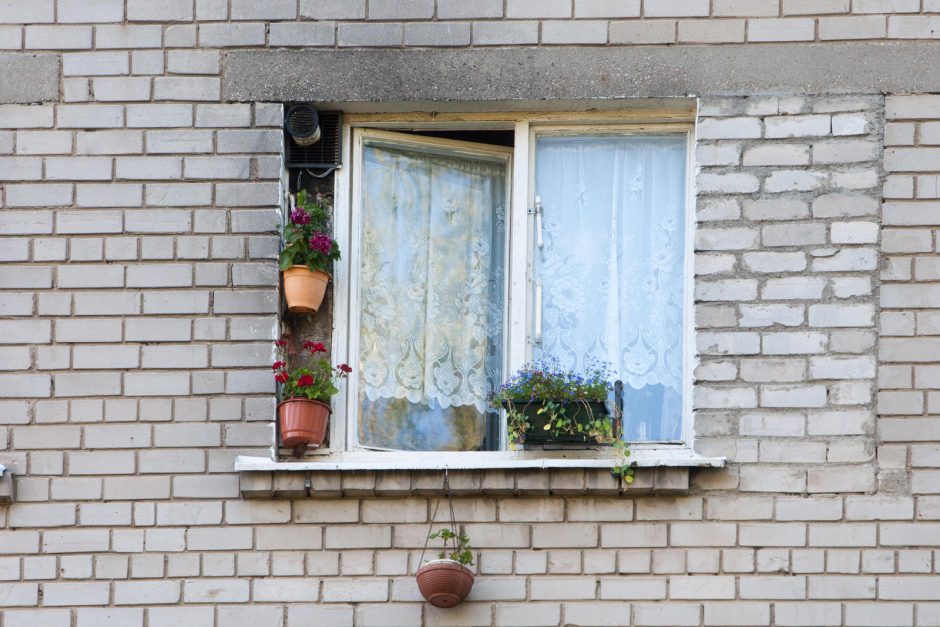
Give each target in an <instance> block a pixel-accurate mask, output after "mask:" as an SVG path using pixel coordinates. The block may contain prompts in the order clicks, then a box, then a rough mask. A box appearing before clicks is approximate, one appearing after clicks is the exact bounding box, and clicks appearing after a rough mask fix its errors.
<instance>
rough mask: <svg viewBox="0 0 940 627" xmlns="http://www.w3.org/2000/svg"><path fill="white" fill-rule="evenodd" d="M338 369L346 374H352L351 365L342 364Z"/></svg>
mask: <svg viewBox="0 0 940 627" xmlns="http://www.w3.org/2000/svg"><path fill="white" fill-rule="evenodd" d="M337 367H338V368H339V369H340V370H342V371H343V372H345V373H346V374H349V373H350V372H352V368H350V367H349V364H340V365H339V366H337Z"/></svg>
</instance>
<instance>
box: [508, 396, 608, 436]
mask: <svg viewBox="0 0 940 627" xmlns="http://www.w3.org/2000/svg"><path fill="white" fill-rule="evenodd" d="M586 405H587V407H585V403H569V404H568V405H567V407H566V410H565V415H566V416H567V417H568V418H569V419H572V420H574V421H575V422H580V423H586V422H587V421H588V420H590V419H591V418H592V417H593V418H598V417H600V416H607V417H610V412H609V411H608V410H607V404H606V403H603V402H590V403H587V404H586ZM513 406H514V407H515V409H516V411H518V412H520V413H522V414H523V415H525V416H526V417H527V418H528V419H529V424H530V425H531V427H530V428H529V429H528V430H526V432H525V444H597V440H595V439H594V438H591V437H589V436H585V435H580V434H573V435H571V434H567V433H562V434H560V435H559V436H558V437H555V436H554V435H552V432H551V431H550V430H549V431H546V430H545V424H546V423H547V422H548V414H547V413H543V414H540V413H539V410H540V409H541V408H542V406H543V403H542V402H541V401H528V400H526V401H513ZM588 408H590V410H589V409H588Z"/></svg>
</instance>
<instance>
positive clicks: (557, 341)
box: [536, 135, 686, 440]
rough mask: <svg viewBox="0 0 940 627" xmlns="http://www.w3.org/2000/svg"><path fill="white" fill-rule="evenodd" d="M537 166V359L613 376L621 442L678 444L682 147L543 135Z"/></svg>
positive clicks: (665, 139)
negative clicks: (602, 366)
mask: <svg viewBox="0 0 940 627" xmlns="http://www.w3.org/2000/svg"><path fill="white" fill-rule="evenodd" d="M536 159H537V173H536V179H537V180H536V189H537V193H538V194H539V195H540V196H541V199H542V203H543V211H544V219H543V237H544V246H543V248H542V249H541V250H539V251H538V252H537V253H536V263H537V266H538V267H537V272H538V276H539V278H540V280H541V282H542V285H543V287H542V289H543V305H542V318H543V339H542V344H541V354H542V355H543V356H552V357H556V358H558V359H559V360H560V362H561V363H562V365H563V366H564V367H567V368H573V369H577V370H583V369H584V368H585V367H586V366H587V365H589V364H590V362H591V361H592V360H596V361H599V362H606V363H607V364H608V365H609V366H611V367H612V369H613V378H614V379H620V380H622V381H623V382H624V392H625V393H624V418H625V420H624V427H625V433H626V437H628V438H629V439H633V440H678V439H681V426H682V368H683V322H684V310H683V303H684V278H683V273H684V266H685V219H684V215H685V202H686V201H685V194H686V184H685V177H686V138H685V136H684V135H659V136H653V135H596V136H577V137H573V136H572V137H569V136H554V137H553V136H546V137H542V138H540V139H539V140H538V144H537V155H536Z"/></svg>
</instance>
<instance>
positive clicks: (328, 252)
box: [279, 189, 340, 272]
mask: <svg viewBox="0 0 940 627" xmlns="http://www.w3.org/2000/svg"><path fill="white" fill-rule="evenodd" d="M296 203H297V204H296V206H295V208H294V210H293V211H291V214H290V220H289V221H288V222H287V224H285V225H284V249H283V250H282V251H281V255H280V257H279V262H280V266H281V270H286V269H288V268H290V267H291V266H307V267H308V268H310V270H320V271H321V272H329V271H330V270H331V269H332V267H333V262H334V261H338V260H339V258H340V254H339V245H338V244H337V243H336V240H334V239H333V237H332V236H331V235H330V234H329V232H328V231H329V211H327V209H325V208H324V207H323V206H322V205H320V204H318V203H316V202H314V201H313V200H311V199H310V197H309V196H308V194H307V190H303V189H302V190H300V191H299V192H297V197H296Z"/></svg>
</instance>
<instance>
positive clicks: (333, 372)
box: [271, 334, 352, 457]
mask: <svg viewBox="0 0 940 627" xmlns="http://www.w3.org/2000/svg"><path fill="white" fill-rule="evenodd" d="M274 345H275V346H276V347H277V354H278V359H277V361H275V362H274V364H273V365H272V366H271V368H272V370H274V380H275V381H277V382H278V383H280V384H281V386H282V387H281V392H282V394H283V398H284V401H282V402H281V403H280V404H278V406H277V417H278V426H279V427H280V432H281V441H282V442H283V443H284V446H285V447H287V448H289V449H291V450H292V451H293V454H294V457H301V456H303V454H304V452H305V451H306V450H308V449H311V448H319V447H320V446H322V445H323V440H324V439H325V438H326V428H327V426H328V425H329V422H330V414H331V413H332V410H331V409H330V405H329V402H330V397H332V396H333V395H334V394H336V393H337V392H338V391H339V388H338V387H337V384H338V383H339V382H340V380H342V379H345V378H346V377H347V376H348V375H349V373H350V372H352V368H350V367H349V366H348V365H346V364H340V365H338V366H335V367H334V366H332V365H331V364H330V362H329V360H328V359H326V357H325V354H326V347H325V346H324V345H323V343H322V342H304V345H303V348H302V350H298V349H297V348H296V347H295V346H293V345H292V344H291V341H290V337H289V336H288V335H286V334H285V335H282V336H281V339H279V340H277V341H276V342H274Z"/></svg>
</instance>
